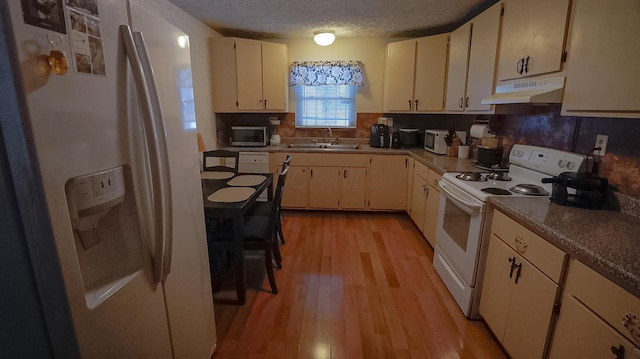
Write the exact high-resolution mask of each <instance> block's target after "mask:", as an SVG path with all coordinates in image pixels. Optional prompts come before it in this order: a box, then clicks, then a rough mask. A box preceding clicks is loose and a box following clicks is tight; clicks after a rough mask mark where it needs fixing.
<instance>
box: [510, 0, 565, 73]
mask: <svg viewBox="0 0 640 359" xmlns="http://www.w3.org/2000/svg"><path fill="white" fill-rule="evenodd" d="M569 4H570V0H537V1H531V0H504V4H503V6H504V15H503V19H502V30H501V38H500V50H499V56H498V79H499V80H501V81H502V80H510V79H516V78H520V77H523V76H533V75H539V74H544V73H550V72H556V71H560V70H562V61H563V60H562V58H563V53H564V46H565V35H566V32H567V25H568V20H569Z"/></svg>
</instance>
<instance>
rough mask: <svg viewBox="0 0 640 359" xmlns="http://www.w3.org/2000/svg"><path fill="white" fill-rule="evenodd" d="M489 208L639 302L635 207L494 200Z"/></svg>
mask: <svg viewBox="0 0 640 359" xmlns="http://www.w3.org/2000/svg"><path fill="white" fill-rule="evenodd" d="M489 203H490V204H491V205H493V206H494V207H495V208H497V209H498V210H500V211H502V212H503V213H505V214H507V215H508V216H510V217H511V218H513V219H514V220H516V221H518V222H519V223H520V224H522V225H524V226H525V227H527V228H529V229H530V230H532V231H533V232H536V233H537V234H538V235H540V236H541V237H543V238H545V239H546V240H547V241H549V242H550V243H552V244H554V245H555V246H557V247H558V248H560V249H562V250H563V251H565V252H566V253H567V254H568V255H569V256H570V257H572V258H574V259H577V260H579V261H580V262H582V263H584V264H586V265H587V266H589V267H591V268H592V269H593V270H595V271H596V272H598V273H600V274H601V275H603V276H605V277H607V278H608V279H609V280H611V281H613V282H614V283H616V284H618V285H619V286H621V287H623V288H625V289H626V290H628V291H629V292H631V293H632V294H634V295H635V296H636V297H640V205H639V204H638V201H637V200H635V199H633V198H630V197H628V196H624V195H614V194H611V195H610V196H609V199H608V207H609V208H607V209H584V208H574V207H567V206H561V205H558V204H555V203H552V202H551V201H550V200H549V199H548V198H546V197H545V198H540V197H535V198H533V197H514V198H509V197H501V196H493V197H491V198H490V200H489Z"/></svg>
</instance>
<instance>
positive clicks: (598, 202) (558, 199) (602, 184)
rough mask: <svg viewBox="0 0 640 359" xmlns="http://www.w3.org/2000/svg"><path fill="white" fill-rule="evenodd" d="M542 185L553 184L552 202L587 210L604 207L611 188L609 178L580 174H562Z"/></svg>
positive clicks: (545, 181)
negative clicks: (608, 190)
mask: <svg viewBox="0 0 640 359" xmlns="http://www.w3.org/2000/svg"><path fill="white" fill-rule="evenodd" d="M542 183H552V191H551V202H553V203H557V204H561V205H564V206H574V207H585V208H599V207H602V206H604V204H605V200H606V198H607V188H608V187H609V181H608V180H607V178H605V177H600V176H596V175H593V174H590V173H579V172H562V173H560V174H559V175H558V176H554V177H552V178H543V179H542Z"/></svg>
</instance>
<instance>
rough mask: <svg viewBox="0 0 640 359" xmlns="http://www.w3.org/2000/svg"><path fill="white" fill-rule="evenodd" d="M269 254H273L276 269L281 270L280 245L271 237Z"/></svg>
mask: <svg viewBox="0 0 640 359" xmlns="http://www.w3.org/2000/svg"><path fill="white" fill-rule="evenodd" d="M271 252H273V257H274V258H273V259H275V261H276V268H278V269H282V254H281V253H280V245H279V244H278V242H277V238H276V236H275V233H274V236H273V241H271Z"/></svg>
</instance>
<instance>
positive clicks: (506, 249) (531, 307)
mask: <svg viewBox="0 0 640 359" xmlns="http://www.w3.org/2000/svg"><path fill="white" fill-rule="evenodd" d="M491 233H492V234H491V238H490V241H489V249H488V251H487V262H486V267H485V273H484V278H483V285H482V296H481V298H480V315H482V317H483V318H484V320H485V321H486V323H487V325H488V326H489V328H490V329H491V331H492V332H493V333H494V334H495V335H496V338H497V339H498V341H500V342H501V343H502V345H503V347H504V348H505V350H506V351H507V352H508V353H509V355H510V356H511V357H512V358H514V359H520V358H542V357H543V356H544V353H545V351H546V347H547V343H548V341H549V337H550V332H551V331H550V328H551V324H552V319H553V318H554V307H555V306H556V304H557V298H558V293H559V288H560V286H559V282H560V278H561V277H562V272H563V270H564V264H565V259H566V254H565V253H564V252H562V251H561V250H559V249H558V248H556V247H554V246H553V245H551V244H550V243H549V242H547V241H545V240H544V239H542V238H541V237H539V236H537V235H536V234H534V233H533V232H531V231H529V230H528V229H526V228H524V227H522V226H521V225H520V224H518V223H517V222H515V221H514V220H512V219H510V218H509V217H507V216H506V215H504V214H503V213H501V212H499V211H495V212H494V217H493V223H492V227H491Z"/></svg>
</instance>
